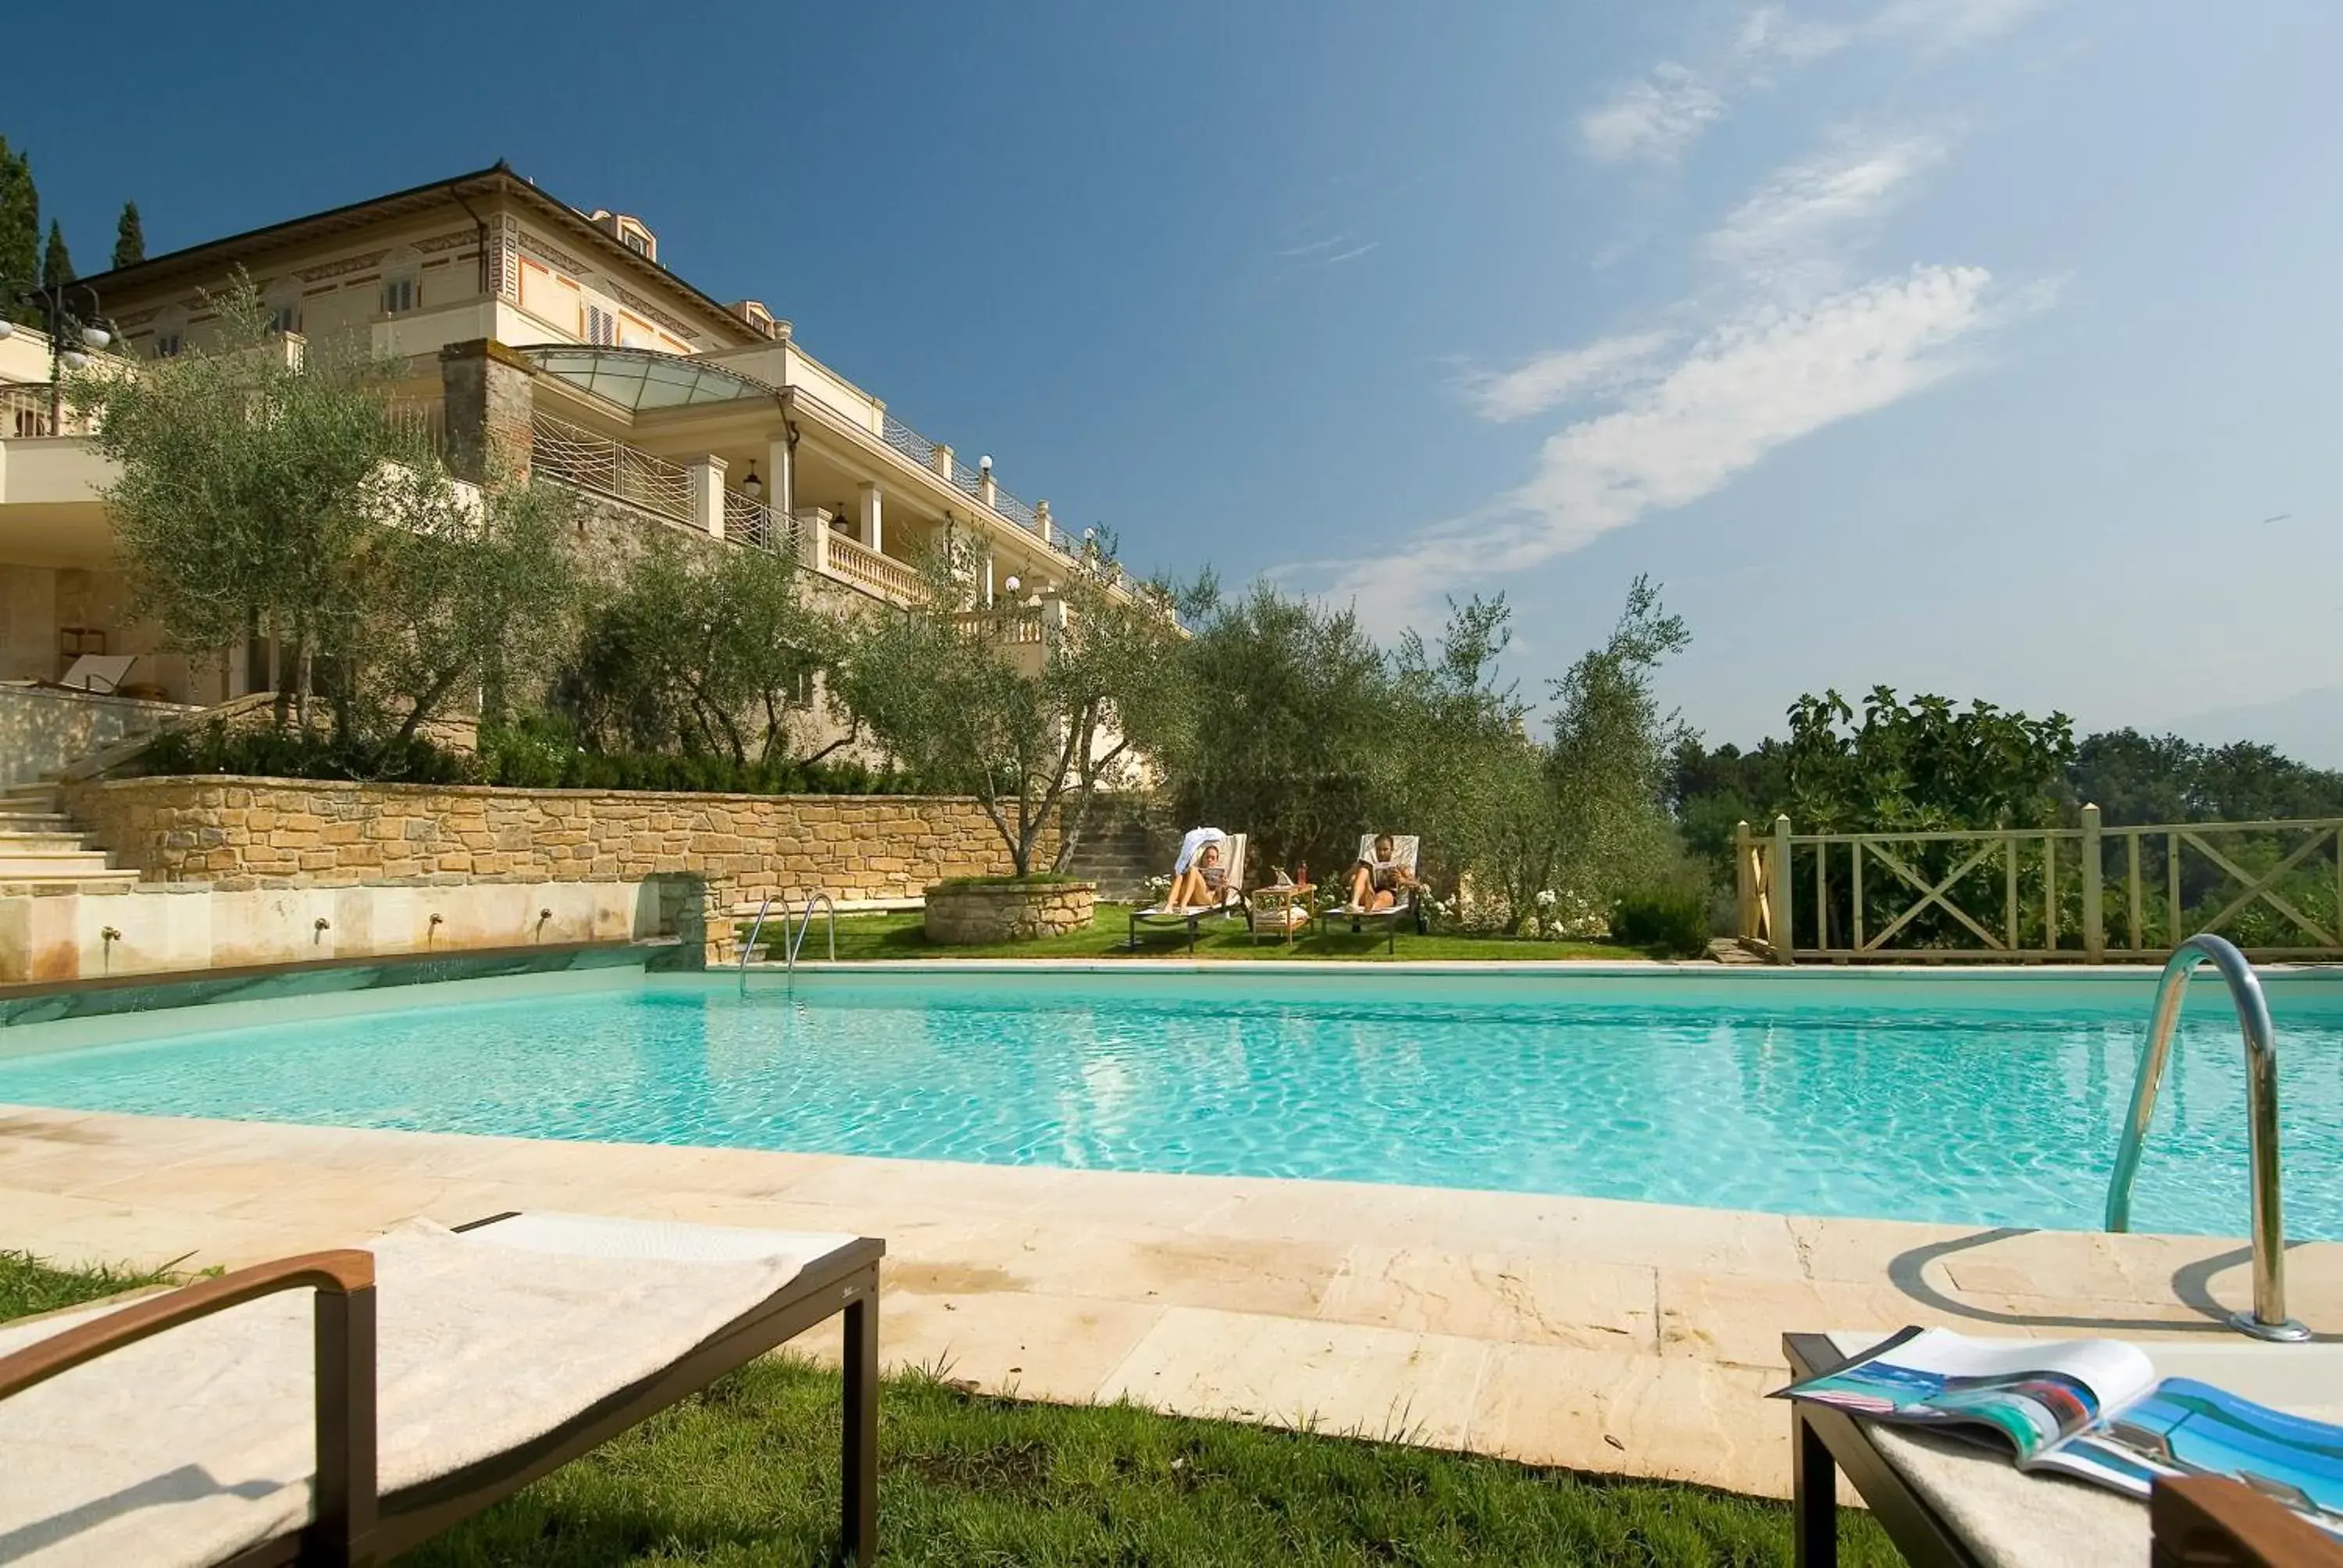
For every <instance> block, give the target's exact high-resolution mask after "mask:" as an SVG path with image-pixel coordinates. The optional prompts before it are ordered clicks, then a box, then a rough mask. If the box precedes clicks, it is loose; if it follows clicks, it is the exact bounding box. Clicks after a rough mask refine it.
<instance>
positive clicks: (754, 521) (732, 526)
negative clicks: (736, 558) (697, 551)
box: [724, 490, 803, 556]
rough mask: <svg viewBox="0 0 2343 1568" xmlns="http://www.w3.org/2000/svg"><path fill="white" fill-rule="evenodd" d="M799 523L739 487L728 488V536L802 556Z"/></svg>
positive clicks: (725, 495)
mask: <svg viewBox="0 0 2343 1568" xmlns="http://www.w3.org/2000/svg"><path fill="white" fill-rule="evenodd" d="M798 529H799V524H798V520H797V519H796V518H785V517H783V516H781V515H780V514H779V512H776V511H774V510H773V509H772V508H770V507H768V506H767V505H765V504H764V503H763V502H762V501H759V500H752V499H751V498H749V497H747V496H744V495H742V494H741V493H740V492H739V491H738V490H727V491H725V492H724V537H725V538H728V539H737V540H739V542H740V543H742V544H744V545H752V546H754V547H755V548H758V549H760V550H770V551H772V552H773V553H774V554H776V555H790V556H799V555H802V554H803V552H802V551H801V550H800V549H799V542H800V541H799V532H798Z"/></svg>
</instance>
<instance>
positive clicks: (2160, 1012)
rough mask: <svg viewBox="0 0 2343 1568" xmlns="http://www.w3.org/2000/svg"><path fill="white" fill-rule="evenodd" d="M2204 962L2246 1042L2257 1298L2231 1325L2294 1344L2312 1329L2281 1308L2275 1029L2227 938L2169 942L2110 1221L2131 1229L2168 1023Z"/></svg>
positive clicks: (2248, 966) (2167, 1049)
mask: <svg viewBox="0 0 2343 1568" xmlns="http://www.w3.org/2000/svg"><path fill="white" fill-rule="evenodd" d="M2207 963H2209V964H2211V965H2212V966H2213V967H2214V968H2216V969H2217V970H2220V971H2221V978H2222V979H2223V980H2226V981H2227V982H2228V987H2229V1000H2230V1001H2231V1002H2233V1003H2234V1004H2235V1005H2236V1007H2237V1031H2238V1033H2239V1034H2240V1035H2242V1036H2243V1037H2244V1040H2245V1047H2246V1157H2247V1164H2248V1166H2249V1167H2250V1169H2251V1172H2252V1189H2253V1243H2254V1304H2253V1310H2252V1311H2251V1312H2232V1313H2231V1314H2229V1326H2230V1327H2231V1328H2234V1329H2236V1330H2237V1332H2240V1333H2245V1334H2251V1335H2252V1336H2253V1337H2254V1338H2256V1339H2258V1340H2268V1341H2271V1342H2276V1343H2279V1344H2298V1343H2300V1342H2302V1341H2304V1340H2307V1339H2308V1338H2309V1337H2310V1331H2309V1330H2308V1329H2307V1328H2305V1327H2303V1326H2302V1325H2301V1324H2300V1323H2298V1322H2295V1321H2294V1320H2293V1319H2292V1318H2289V1317H2288V1316H2287V1315H2286V1221H2285V1217H2284V1214H2283V1212H2282V1207H2281V1203H2280V1197H2279V1191H2278V1189H2279V1174H2280V1173H2279V1166H2278V1031H2277V1030H2276V1029H2275V1028H2274V1027H2273V1026H2272V1025H2271V1023H2270V1014H2269V1000H2268V998H2266V997H2265V996H2263V994H2262V982H2261V977H2260V976H2258V975H2257V974H2256V973H2255V972H2254V966H2253V965H2252V963H2250V962H2249V961H2247V958H2246V955H2245V954H2243V953H2241V952H2239V951H2238V950H2237V947H2236V945H2235V944H2234V943H2232V942H2230V941H2229V940H2227V938H2224V937H2217V936H2215V935H2213V934H2212V933H2211V932H2209V931H2204V932H2199V933H2198V934H2197V935H2196V936H2193V937H2190V938H2189V939H2188V940H2186V941H2184V942H2182V943H2181V944H2180V945H2179V946H2178V947H2177V948H2175V949H2173V950H2172V956H2171V957H2170V958H2169V959H2167V960H2165V964H2164V974H2163V976H2162V978H2161V979H2159V980H2157V985H2156V1006H2155V1009H2154V1010H2153V1011H2152V1012H2151V1013H2150V1014H2149V1018H2148V1026H2147V1041H2146V1042H2145V1043H2144V1044H2143V1045H2142V1046H2141V1048H2140V1054H2139V1073H2138V1076H2137V1079H2136V1080H2135V1081H2134V1082H2133V1085H2132V1095H2131V1114H2130V1115H2129V1117H2128V1118H2127V1119H2126V1121H2125V1122H2124V1131H2123V1141H2122V1143H2121V1144H2120V1145H2119V1146H2118V1148H2117V1151H2116V1169H2115V1176H2114V1179H2113V1180H2112V1181H2109V1182H2108V1184H2107V1229H2108V1230H2110V1231H2128V1230H2130V1229H2131V1187H2132V1181H2133V1179H2134V1178H2135V1177H2137V1175H2138V1174H2139V1157H2140V1150H2141V1146H2142V1145H2143V1144H2144V1143H2145V1142H2146V1141H2147V1127H2148V1122H2149V1121H2150V1120H2151V1119H2153V1118H2154V1116H2155V1115H2156V1097H2157V1091H2159V1090H2160V1089H2161V1088H2162V1087H2163V1084H2164V1068H2165V1064H2166V1062H2167V1060H2169V1059H2170V1057H2171V1054H2172V1031H2173V1029H2174V1027H2175V1026H2176V1025H2177V1024H2178V1023H2179V1021H2180V1007H2181V1003H2182V1001H2183V1000H2186V998H2187V991H2188V982H2189V980H2191V979H2192V978H2194V977H2195V975H2196V973H2197V969H2198V967H2199V966H2201V965H2204V964H2207Z"/></svg>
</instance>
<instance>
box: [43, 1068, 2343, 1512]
mask: <svg viewBox="0 0 2343 1568" xmlns="http://www.w3.org/2000/svg"><path fill="white" fill-rule="evenodd" d="M2239 1201H2240V1208H2241V1209H2242V1204H2243V1193H2242V1191H2240V1195H2239ZM528 1208H540V1209H564V1210H582V1211H590V1212H597V1213H611V1214H626V1215H637V1216H643V1217H652V1218H664V1219H676V1220H685V1221H699V1222H703V1223H709V1224H730V1225H750V1226H765V1227H779V1228H786V1229H792V1230H820V1231H860V1232H863V1233H867V1234H872V1235H879V1236H883V1237H885V1238H886V1239H887V1242H888V1251H889V1255H888V1261H887V1277H886V1295H885V1298H884V1304H883V1307H882V1312H881V1325H882V1326H881V1344H882V1347H883V1349H884V1352H885V1355H886V1359H887V1360H888V1362H890V1364H893V1365H896V1366H905V1365H927V1366H937V1365H941V1366H944V1367H947V1368H949V1369H950V1375H951V1376H953V1377H956V1378H964V1379H967V1380H968V1381H969V1382H971V1383H972V1384H974V1385H975V1386H977V1387H979V1388H981V1389H984V1390H987V1391H990V1392H1004V1393H1016V1394H1021V1395H1023V1396H1025V1397H1030V1398H1038V1399H1047V1400H1058V1401H1075V1402H1078V1401H1089V1400H1111V1399H1116V1398H1126V1397H1127V1398H1131V1399H1134V1400H1138V1401H1141V1402H1145V1403H1148V1404H1151V1405H1154V1406H1157V1407H1159V1408H1162V1409H1166V1410H1171V1411H1175V1412H1182V1413H1188V1414H1196V1415H1217V1416H1230V1417H1234V1418H1237V1419H1242V1420H1251V1421H1261V1422H1272V1423H1278V1424H1289V1425H1312V1426H1315V1427H1317V1428H1319V1429H1321V1430H1324V1431H1331V1432H1356V1433H1361V1434H1364V1435H1369V1436H1377V1437H1393V1438H1398V1439H1403V1440H1405V1441H1409V1442H1421V1443H1425V1444H1431V1445H1435V1446H1440V1447H1445V1448H1468V1449H1472V1450H1474V1451H1477V1452H1489V1453H1496V1454H1503V1455H1506V1456H1509V1457H1513V1458H1517V1459H1523V1460H1527V1461H1530V1462H1537V1463H1546V1464H1559V1465H1566V1466H1570V1467H1573V1468H1576V1469H1583V1470H1589V1471H1597V1472H1604V1473H1626V1474H1633V1475H1644V1476H1655V1477H1664V1478H1670V1479H1678V1480H1685V1481H1693V1482H1698V1483H1704V1484H1709V1485H1715V1486H1721V1487H1726V1488H1730V1489H1732V1490H1735V1491H1741V1492H1749V1493H1763V1494H1768V1495H1775V1496H1779V1495H1783V1494H1785V1493H1786V1490H1787V1487H1788V1483H1789V1474H1790V1470H1789V1445H1788V1440H1787V1417H1786V1416H1785V1413H1784V1412H1783V1410H1782V1408H1781V1406H1780V1405H1779V1404H1778V1403H1776V1402H1769V1401H1767V1400H1766V1399H1765V1397H1764V1396H1765V1393H1766V1392H1768V1391H1770V1390H1771V1389H1774V1388H1775V1387H1778V1386H1779V1385H1780V1382H1782V1380H1783V1376H1784V1368H1783V1365H1782V1362H1781V1361H1780V1352H1779V1342H1780V1337H1781V1334H1782V1332H1784V1331H1785V1330H1790V1329H1821V1330H1828V1329H1857V1328H1877V1329H1880V1330H1882V1331H1883V1332H1884V1331H1886V1330H1891V1329H1894V1328H1896V1327H1899V1326H1901V1325H1902V1324H1905V1323H1906V1322H1922V1323H1941V1324H1945V1325H1947V1326H1951V1327H1956V1328H1961V1329H1965V1330H1966V1331H1968V1332H1977V1333H1987V1334H2010V1335H2021V1336H2026V1337H2035V1338H2042V1337H2049V1338H2068V1337H2074V1336H2076V1335H2080V1334H2108V1333H2115V1334H2122V1335H2125V1336H2127V1337H2144V1338H2149V1339H2157V1338H2174V1337H2185V1338H2188V1339H2192V1340H2200V1341H2207V1342H2217V1343H2224V1344H2226V1343H2239V1344H2242V1343H2244V1342H2243V1341H2242V1340H2240V1339H2238V1338H2237V1336H2236V1335H2234V1334H2232V1333H2230V1332H2228V1331H2227V1330H2226V1329H2224V1328H2222V1327H2221V1326H2220V1324H2219V1322H2218V1319H2219V1316H2220V1315H2221V1314H2222V1313H2223V1312H2226V1311H2227V1310H2228V1309H2230V1308H2233V1307H2236V1306H2239V1305H2242V1304H2244V1302H2245V1301H2246V1298H2247V1292H2248V1281H2247V1252H2246V1250H2245V1247H2244V1244H2243V1243H2242V1242H2241V1241H2234V1240H2228V1239H2217V1238H2203V1237H2170V1236H2147V1235H2127V1236H2109V1235H2098V1234H2091V1233H2083V1232H2059V1231H2018V1230H2010V1229H1979V1228H1968V1227H1960V1226H1946V1225H1923V1224H1913V1223H1908V1222H1905V1221H1878V1220H1844V1219H1805V1218H1797V1217H1790V1216H1783V1215H1778V1214H1759V1213H1746V1212H1739V1211H1724V1210H1707V1209H1691V1208H1676V1207H1670V1206H1665V1205H1660V1204H1648V1203H1635V1202H1622V1201H1611V1200H1603V1199H1584V1198H1563V1197H1546V1196H1540V1195H1534V1194H1523V1193H1507V1192H1483V1191H1457V1190H1452V1189H1444V1188H1414V1187H1398V1186H1379V1185H1370V1184H1362V1183H1348V1182H1334V1181H1283V1180H1275V1179H1267V1178H1247V1177H1218V1176H1160V1175H1146V1174H1138V1173H1129V1172H1111V1171H1066V1170H1057V1169H1051V1168H1046V1167H1011V1166H985V1165H963V1164H951V1163H944V1162H940V1161H902V1160H880V1159H868V1158H861V1157H856V1156H845V1155H810V1154H792V1153H781V1152H772V1151H754V1150H735V1149H704V1148H692V1147H669V1146H659V1145H642V1144H615V1143H564V1142H556V1141H540V1140H531V1139H522V1138H494V1137H480V1136H473V1135H467V1134H458V1133H422V1132H391V1131H367V1130H354V1129H342V1128H329V1127H311V1126H298V1125H291V1124H277V1123H261V1122H236V1121H200V1120H195V1119H180V1118H169V1117H149V1116H133V1115H124V1114H118V1113H112V1112H78V1111H54V1110H45V1109H37V1108H25V1107H0V1246H5V1247H15V1248H24V1249H26V1250H29V1251H34V1252H35V1253H39V1254H42V1255H45V1256H47V1257H50V1258H53V1259H56V1260H59V1261H96V1260H106V1261H117V1260H127V1261H136V1262H141V1263H147V1264H155V1263H160V1262H164V1261H170V1260H175V1259H176V1260H183V1261H181V1262H180V1264H179V1266H180V1267H182V1268H196V1267H202V1266H205V1265H207V1264H212V1263H218V1264H223V1265H228V1266H235V1265H238V1264H242V1263H246V1262H251V1261H256V1260H259V1259H263V1258H268V1257H276V1256H281V1255H283V1254H286V1253H289V1252H296V1251H306V1250H308V1249H311V1248H317V1247H323V1246H329V1245H337V1244H345V1243H349V1242H360V1241H364V1239H365V1238H367V1236H370V1235H374V1234H377V1233H379V1232H380V1231H384V1230H387V1229H388V1228H389V1227H391V1226H394V1225H397V1224H399V1223H401V1222H403V1221H407V1220H409V1219H413V1218H426V1219H431V1220H436V1221H442V1222H446V1223H459V1222H461V1221H465V1220H469V1219H476V1218H478V1217H480V1216H482V1215H485V1214H491V1213H497V1212H500V1211H505V1210H508V1209H528ZM2288 1285H2289V1289H2290V1292H2291V1295H2290V1304H2291V1306H2292V1308H2293V1311H2294V1312H2295V1314H2296V1315H2297V1316H2298V1317H2300V1318H2301V1319H2302V1320H2303V1321H2305V1322H2308V1324H2310V1326H2311V1327H2312V1328H2313V1329H2314V1330H2317V1331H2318V1332H2319V1337H2320V1338H2321V1339H2322V1340H2328V1341H2336V1340H2343V1244H2338V1243H2328V1242H2311V1243H2304V1244H2301V1245H2298V1246H2296V1247H2293V1248H2291V1249H2289V1251H2288ZM801 1345H802V1347H803V1348H807V1349H809V1350H812V1351H814V1352H817V1353H820V1354H825V1355H830V1356H834V1355H835V1353H836V1331H835V1329H834V1328H833V1329H830V1330H828V1331H824V1332H822V1333H821V1334H820V1335H817V1336H812V1337H811V1338H809V1340H808V1341H806V1342H801ZM2265 1351H2266V1353H2268V1354H2272V1355H2278V1356H2284V1355H2288V1354H2299V1353H2302V1352H2297V1351H2291V1350H2289V1349H2288V1348H2286V1347H2265Z"/></svg>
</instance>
